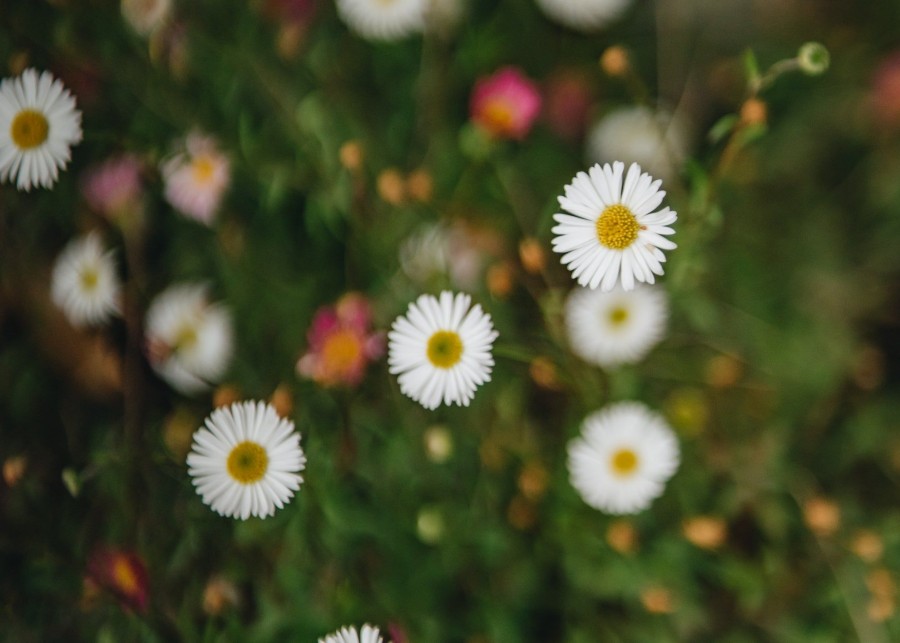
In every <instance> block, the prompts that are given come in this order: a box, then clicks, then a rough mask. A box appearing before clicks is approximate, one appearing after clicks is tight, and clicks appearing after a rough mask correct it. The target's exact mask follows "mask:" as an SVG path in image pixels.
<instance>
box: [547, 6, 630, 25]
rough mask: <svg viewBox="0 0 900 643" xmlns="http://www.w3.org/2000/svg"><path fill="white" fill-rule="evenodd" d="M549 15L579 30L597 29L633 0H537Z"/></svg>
mask: <svg viewBox="0 0 900 643" xmlns="http://www.w3.org/2000/svg"><path fill="white" fill-rule="evenodd" d="M537 4H538V6H539V7H540V8H541V10H542V11H543V12H544V13H545V14H546V15H547V17H549V18H551V19H552V20H554V21H556V22H558V23H559V24H561V25H564V26H566V27H569V28H571V29H575V30H577V31H596V30H597V29H601V28H602V27H605V26H606V25H607V24H609V23H610V22H612V21H613V20H615V19H616V18H618V17H619V16H620V15H621V14H622V13H623V12H624V11H625V9H626V7H628V5H629V4H631V0H537Z"/></svg>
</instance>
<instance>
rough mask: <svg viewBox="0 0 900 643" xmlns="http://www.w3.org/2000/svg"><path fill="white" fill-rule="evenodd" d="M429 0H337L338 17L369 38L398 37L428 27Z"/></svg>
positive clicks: (353, 29) (384, 38)
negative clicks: (426, 20) (426, 25)
mask: <svg viewBox="0 0 900 643" xmlns="http://www.w3.org/2000/svg"><path fill="white" fill-rule="evenodd" d="M427 4H428V3H427V0H337V10H338V16H340V18H341V20H343V21H344V22H345V23H346V24H347V26H348V27H350V29H351V31H354V32H356V34H357V35H359V36H362V37H363V38H365V39H366V40H376V41H377V40H385V41H387V40H399V39H401V38H405V37H407V36H410V35H412V34H416V33H421V32H422V30H423V29H424V28H425V11H426V9H427Z"/></svg>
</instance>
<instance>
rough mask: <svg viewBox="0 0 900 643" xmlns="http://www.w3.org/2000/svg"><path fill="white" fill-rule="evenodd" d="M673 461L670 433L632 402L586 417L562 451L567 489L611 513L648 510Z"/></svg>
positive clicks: (673, 467) (653, 415) (675, 444)
mask: <svg viewBox="0 0 900 643" xmlns="http://www.w3.org/2000/svg"><path fill="white" fill-rule="evenodd" d="M679 459H680V453H679V448H678V441H677V440H676V439H675V434H674V433H673V432H672V429H670V428H669V426H668V425H667V424H666V422H665V420H663V418H662V416H660V415H659V414H657V413H654V412H653V411H651V410H650V409H648V408H647V407H646V406H644V405H643V404H640V403H638V402H618V403H616V404H611V405H610V406H608V407H606V408H604V409H602V410H600V411H597V412H595V413H592V414H591V415H589V416H588V417H587V418H585V420H584V423H583V424H582V426H581V435H580V436H579V437H577V438H575V439H573V440H571V441H570V442H569V446H568V467H569V475H570V480H571V482H572V486H573V487H575V489H576V490H577V491H578V493H579V494H581V497H582V498H583V499H584V501H585V502H586V503H587V504H589V505H590V506H591V507H594V508H595V509H599V510H600V511H605V512H607V513H611V514H631V513H638V512H639V511H642V510H643V509H646V508H647V507H648V506H650V503H651V502H652V501H653V500H654V499H655V498H657V497H658V496H660V495H661V494H662V492H663V490H664V489H665V484H666V482H667V481H668V480H669V478H671V477H672V475H673V474H674V473H675V470H676V469H677V468H678V464H679Z"/></svg>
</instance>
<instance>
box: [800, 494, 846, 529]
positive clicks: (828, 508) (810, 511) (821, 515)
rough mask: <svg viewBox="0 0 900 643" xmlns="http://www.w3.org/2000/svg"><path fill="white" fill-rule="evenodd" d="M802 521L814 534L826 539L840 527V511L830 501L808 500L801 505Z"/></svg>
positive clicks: (823, 499)
mask: <svg viewBox="0 0 900 643" xmlns="http://www.w3.org/2000/svg"><path fill="white" fill-rule="evenodd" d="M803 519H804V520H805V521H806V526H807V527H809V528H810V530H811V531H812V532H813V533H814V534H816V535H817V536H822V537H828V536H831V535H832V534H834V532H836V531H837V530H838V528H839V527H840V526H841V510H840V508H839V507H838V506H837V505H836V504H835V503H834V502H832V501H831V500H827V499H825V498H821V497H817V498H810V499H809V500H807V501H806V503H805V504H804V505H803Z"/></svg>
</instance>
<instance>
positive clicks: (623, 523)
mask: <svg viewBox="0 0 900 643" xmlns="http://www.w3.org/2000/svg"><path fill="white" fill-rule="evenodd" d="M606 542H607V543H608V544H609V546H610V547H612V548H613V549H615V550H616V551H617V552H619V553H620V554H631V553H633V552H634V551H635V550H636V549H637V531H635V529H634V525H632V524H631V523H630V522H629V521H627V520H614V521H613V522H611V523H610V525H609V527H607V529H606Z"/></svg>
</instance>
